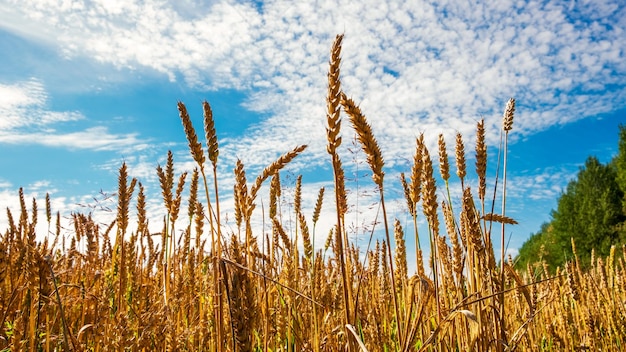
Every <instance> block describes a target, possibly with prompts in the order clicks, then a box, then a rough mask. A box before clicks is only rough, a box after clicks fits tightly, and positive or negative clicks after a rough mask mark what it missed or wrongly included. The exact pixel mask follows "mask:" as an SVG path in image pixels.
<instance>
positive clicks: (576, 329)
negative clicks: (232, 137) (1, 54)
mask: <svg viewBox="0 0 626 352" xmlns="http://www.w3.org/2000/svg"><path fill="white" fill-rule="evenodd" d="M342 39H343V37H342V36H338V37H337V38H336V40H335V42H334V44H333V48H332V50H331V59H330V68H329V73H328V81H329V88H328V97H327V116H326V120H327V128H326V130H327V137H328V145H327V150H328V153H329V155H330V161H331V165H332V166H333V177H334V187H333V189H321V190H320V191H319V195H318V197H317V201H316V204H315V205H314V213H313V214H312V218H311V220H309V219H308V217H307V216H306V215H305V214H304V213H303V212H302V210H301V208H302V207H303V206H302V204H301V198H300V191H299V189H300V187H301V186H302V179H301V178H300V177H299V178H298V182H297V187H296V188H297V189H296V191H295V199H293V203H294V204H296V206H295V207H294V209H292V208H288V207H285V208H286V209H290V210H283V209H282V208H281V206H280V199H281V197H282V196H283V195H284V194H283V195H281V194H282V186H281V181H280V171H281V170H282V169H283V168H284V167H285V166H286V165H287V164H288V163H289V162H291V161H292V160H293V159H294V158H296V157H297V156H298V155H299V154H300V153H302V152H304V149H305V146H300V147H296V148H295V149H293V150H292V151H289V152H287V153H286V154H284V155H283V156H281V157H280V158H278V159H277V160H276V161H275V162H273V163H271V164H270V165H269V166H268V167H267V168H265V169H264V170H263V171H262V172H261V174H260V175H259V176H258V177H257V178H256V179H255V181H254V183H253V184H251V186H249V185H248V181H247V177H246V171H245V167H244V165H243V163H242V162H241V161H238V162H237V164H236V165H234V166H233V167H234V176H235V180H236V182H235V186H234V189H233V192H234V194H233V197H234V200H235V214H234V215H235V219H236V224H237V226H236V228H235V229H230V228H227V227H226V226H224V224H222V222H221V218H220V211H219V209H220V208H219V195H220V191H219V188H218V183H217V177H216V176H217V175H216V166H217V162H218V154H219V148H218V143H217V135H216V132H215V128H214V123H213V115H212V112H211V109H210V106H209V104H208V103H207V102H204V103H203V108H204V129H205V136H206V139H207V143H206V146H207V150H206V151H207V155H208V158H205V155H204V150H203V147H202V144H201V143H200V142H198V138H197V135H196V133H195V129H194V127H193V125H192V123H191V119H190V117H189V116H188V114H187V110H186V108H185V106H184V104H182V103H179V104H178V108H179V111H180V117H181V120H182V123H183V128H184V131H185V134H186V136H187V139H188V141H189V147H190V153H191V155H192V157H193V158H194V160H195V161H196V163H197V168H196V169H195V170H193V171H192V174H191V180H190V181H189V184H188V191H186V190H185V189H186V187H185V185H186V180H187V175H188V174H187V172H183V173H181V174H180V175H179V176H178V177H176V176H175V172H174V160H173V155H172V153H168V158H167V163H166V165H165V167H164V168H162V167H161V166H158V167H157V171H156V172H157V175H158V178H159V181H160V185H161V193H162V196H163V204H164V207H165V209H166V210H167V216H166V218H165V220H164V223H163V230H162V231H161V233H160V234H154V233H149V231H148V226H147V225H148V219H149V214H147V213H146V195H145V193H144V187H143V185H142V184H141V183H139V182H137V180H135V179H129V176H128V174H127V169H126V165H125V164H123V165H122V166H121V168H120V170H119V177H118V185H119V187H118V192H117V198H118V199H117V202H118V204H117V209H116V217H115V220H114V221H113V222H112V223H110V224H107V225H106V226H103V225H101V224H99V223H97V222H95V221H94V219H93V218H92V216H91V214H80V213H76V214H71V218H72V219H73V225H74V230H73V232H72V234H71V235H70V236H69V237H68V236H65V235H63V234H62V233H61V227H60V214H58V213H57V215H56V217H55V216H54V215H53V213H52V209H51V206H50V199H49V197H48V196H46V205H45V207H46V209H45V214H46V219H45V221H47V225H48V229H49V233H50V236H48V237H46V238H45V240H44V241H43V242H37V241H36V232H35V228H36V224H37V221H38V218H37V202H36V201H35V200H33V202H32V205H31V207H27V205H26V204H27V203H26V200H25V199H24V194H23V192H22V190H21V189H20V192H19V200H20V205H21V208H20V212H19V214H13V213H12V212H11V211H7V219H8V223H9V226H8V228H7V229H6V230H5V231H4V232H3V233H2V234H1V236H0V314H1V317H0V319H1V321H0V323H1V328H0V349H2V351H19V350H40V351H58V350H75V351H78V350H81V351H82V350H90V351H110V350H116V351H117V350H129V351H178V350H188V351H252V350H256V351H261V350H262V351H340V350H345V349H348V350H350V351H364V350H368V351H466V350H475V351H493V350H501V351H513V350H518V351H538V350H543V351H562V350H567V351H577V350H602V351H618V350H623V349H624V338H625V336H626V307H625V306H624V302H626V279H625V278H626V267H625V263H624V260H623V259H622V258H623V257H622V256H616V255H615V250H616V249H615V248H613V251H612V252H611V256H610V257H608V258H595V257H593V259H592V261H591V268H592V269H591V270H589V271H582V270H581V265H580V263H579V262H578V258H577V257H576V258H574V261H572V262H570V263H569V264H568V265H567V266H566V267H565V268H562V269H559V271H557V273H556V275H553V276H550V275H549V274H548V272H547V271H546V270H545V265H541V263H539V265H537V266H535V267H528V268H514V264H513V263H512V262H511V260H510V258H509V260H508V261H506V262H504V263H503V265H499V264H498V261H497V260H496V257H495V254H494V250H493V245H492V241H491V233H490V228H491V226H492V223H493V222H496V223H500V224H502V225H504V224H514V223H515V220H514V219H511V218H509V217H507V216H506V215H505V214H504V213H494V212H493V211H490V212H485V201H486V199H485V184H486V175H485V173H486V169H487V149H486V146H485V130H484V122H483V121H482V120H481V121H480V122H478V126H477V143H476V146H475V150H476V171H477V176H478V177H477V179H478V184H477V185H476V188H477V190H478V192H477V194H474V192H473V191H472V189H471V188H470V186H469V182H468V180H465V178H466V175H467V170H466V165H465V160H466V156H465V144H464V142H463V136H462V135H461V134H457V135H456V140H455V156H454V157H455V160H456V164H455V165H456V167H457V170H456V175H457V176H458V177H459V179H460V181H461V185H462V186H461V187H462V188H463V189H462V191H463V196H462V198H461V199H459V200H456V201H454V202H453V200H452V199H450V191H449V185H448V182H447V181H448V179H449V178H450V177H451V176H450V175H451V173H450V170H449V168H450V165H449V161H448V156H447V151H446V144H445V140H444V138H443V136H440V138H439V150H438V152H439V153H438V154H439V159H440V163H439V164H440V173H441V174H442V175H443V176H444V180H445V188H446V193H447V199H445V200H443V201H441V202H440V201H438V200H437V194H438V193H437V186H436V183H435V178H434V176H433V175H434V173H435V170H434V167H433V162H432V160H431V157H430V153H429V151H428V149H427V148H426V146H425V144H424V138H423V135H422V136H420V137H419V138H417V140H416V149H415V155H414V165H413V166H412V168H411V170H410V177H409V179H408V181H407V179H405V178H404V175H403V177H402V178H401V181H400V182H401V183H402V186H403V189H404V195H405V198H406V202H407V210H408V212H409V214H410V215H411V216H412V218H413V223H414V224H417V218H418V216H421V215H419V214H418V213H420V211H419V210H420V209H421V210H422V213H423V215H424V216H425V220H426V221H427V222H428V225H429V239H430V241H429V242H430V243H429V244H428V245H427V246H424V245H423V244H421V243H419V240H418V238H419V236H418V233H417V227H416V226H415V227H414V228H415V230H414V233H413V235H414V236H415V238H414V240H415V241H416V247H417V249H416V253H415V257H416V265H417V273H415V274H413V273H410V272H408V269H407V268H408V264H407V252H406V251H407V247H406V241H407V240H413V239H407V236H409V237H410V234H409V233H407V232H405V230H404V229H403V227H402V226H401V223H400V222H399V221H398V220H394V219H388V218H387V215H386V213H385V212H384V203H385V200H384V193H385V188H384V180H383V176H384V170H383V169H384V164H383V151H382V150H381V149H380V147H379V146H378V144H377V142H376V138H375V137H374V135H373V132H372V129H371V128H370V126H369V124H368V122H367V120H366V119H365V116H364V114H363V113H362V112H361V111H360V109H359V108H358V107H357V106H356V104H354V102H352V101H351V100H350V99H348V98H347V96H346V95H345V94H344V93H343V92H342V91H341V82H340V77H339V66H340V61H341V58H340V53H341V43H342ZM513 104H514V101H512V100H511V101H510V102H509V104H508V105H507V108H506V111H505V119H504V126H503V133H504V134H505V135H507V134H508V133H509V132H510V130H511V127H512V121H513V113H514V105H513ZM342 105H343V107H344V109H345V111H346V112H347V114H348V116H349V117H350V121H351V123H352V125H353V127H354V128H355V131H356V132H357V133H358V140H359V142H360V143H361V145H362V147H363V150H364V152H365V154H366V156H367V160H368V163H369V165H370V167H371V169H372V172H373V177H374V178H373V181H374V184H375V185H376V186H377V189H378V192H379V196H380V204H381V206H382V209H383V215H382V217H383V221H384V223H385V231H386V232H385V236H384V240H382V241H376V243H375V244H373V245H372V248H373V249H371V250H368V251H367V253H365V256H360V255H359V251H360V250H361V249H360V248H356V247H355V245H354V244H353V243H351V242H350V241H349V239H348V237H347V236H346V229H345V222H344V220H345V219H344V216H345V214H346V211H347V206H348V204H347V201H346V199H347V198H346V190H345V180H344V171H343V167H342V163H341V159H340V158H339V154H338V148H340V147H341V129H340V126H341V107H342ZM207 159H208V160H209V161H210V167H209V166H208V165H206V164H205V163H206V162H207ZM206 167H209V168H210V169H212V170H213V174H212V175H210V174H209V175H207V174H206V173H205V168H206ZM505 167H506V165H505ZM407 171H409V170H407ZM452 175H454V174H452ZM211 177H212V178H213V183H212V187H211V188H210V187H209V184H211V182H210V178H211ZM496 177H497V176H496ZM268 178H271V182H270V191H269V202H267V204H269V212H268V214H269V216H268V218H267V219H265V220H266V223H267V224H270V226H271V233H269V234H264V233H259V232H257V229H255V228H253V227H252V226H251V223H250V217H251V215H252V214H253V212H255V211H259V210H258V209H256V206H255V204H256V203H257V202H259V200H258V199H257V197H259V193H258V190H259V189H260V187H261V186H262V184H263V183H264V182H265V181H266V180H267V179H268ZM503 183H504V182H503ZM203 190H204V194H205V199H207V200H208V202H207V203H206V204H202V203H200V202H199V197H198V192H202V191H203ZM135 191H136V192H137V193H136V194H135ZM325 192H333V194H334V195H335V199H334V200H335V207H336V209H335V214H336V224H335V226H334V227H333V229H332V231H331V232H330V234H328V237H327V241H326V244H325V246H324V247H323V248H316V247H315V246H314V244H315V236H316V235H317V234H316V233H315V226H316V224H317V222H318V220H319V218H320V213H321V209H322V207H327V206H328V205H327V204H323V201H324V197H323V195H324V193H325ZM185 197H186V199H187V201H186V202H183V199H184V198H185ZM475 199H476V200H477V202H475ZM133 202H134V203H133ZM264 203H265V202H264ZM452 204H456V205H455V207H458V208H457V209H453V207H452ZM185 207H187V209H186V214H187V215H188V217H186V218H185V217H181V216H180V213H181V211H183V212H185V209H184V208H185ZM181 208H183V209H181ZM135 211H136V214H137V216H136V218H137V224H136V226H130V225H131V224H129V219H130V215H131V214H133V213H135ZM289 211H293V213H292V214H288V213H287V212H289ZM289 217H292V218H295V219H296V220H297V225H298V226H297V229H296V230H295V232H294V233H293V234H289V233H287V232H286V231H285V228H286V227H284V226H283V222H282V219H283V218H289ZM440 219H442V220H444V223H445V227H443V228H442V226H440V225H439V221H440ZM388 222H389V223H390V224H392V225H393V226H392V228H389V227H388V226H387V223H388ZM310 223H312V225H313V226H312V227H309V224H310ZM129 229H133V230H132V231H130V230H129ZM129 231H130V233H129ZM391 232H392V233H393V242H392V237H391V235H390V234H391ZM155 235H156V236H159V235H160V236H161V241H155V240H154V236H155ZM177 235H178V236H180V237H179V238H176V236H177ZM241 235H245V237H244V236H241ZM242 237H243V238H244V240H241V239H240V238H242ZM49 239H51V240H49ZM300 244H302V247H300ZM426 247H428V248H426ZM423 250H424V251H426V252H430V253H431V256H430V258H423V253H424V252H423ZM622 250H623V251H626V248H624V249H622ZM363 258H366V259H367V260H365V261H363ZM500 261H502V260H500ZM427 267H428V268H427Z"/></svg>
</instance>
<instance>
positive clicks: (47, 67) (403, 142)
mask: <svg viewBox="0 0 626 352" xmlns="http://www.w3.org/2000/svg"><path fill="white" fill-rule="evenodd" d="M625 30H626V9H625V7H624V6H623V4H621V1H620V0H616V1H610V0H593V1H578V0H575V1H506V0H505V1H457V0H453V1H432V2H431V1H421V0H415V1H406V2H400V1H386V2H385V1H298V2H294V1H283V0H277V1H261V2H258V1H248V0H240V1H237V0H216V1H213V0H206V1H190V0H182V1H163V0H159V1H154V0H142V1H134V0H125V1H124V0H120V1H115V0H0V53H2V54H1V55H0V165H1V166H2V168H1V171H0V206H1V207H2V208H3V209H4V208H6V207H9V208H11V209H15V206H16V203H17V190H18V188H19V187H24V189H25V193H26V194H27V196H28V197H29V198H31V197H38V198H39V199H41V200H42V201H43V197H44V196H45V193H46V192H49V193H50V194H51V196H52V199H53V207H54V210H55V211H56V210H59V211H61V212H62V214H64V215H67V214H69V212H70V211H90V208H85V207H84V205H92V206H93V205H97V204H98V203H99V202H105V203H106V202H107V200H105V199H103V198H104V196H103V195H102V193H105V194H106V193H113V192H115V189H116V184H117V182H116V174H117V170H118V168H119V167H120V165H121V163H122V161H126V163H127V164H128V166H129V168H130V172H131V175H132V176H134V177H137V178H138V179H139V180H140V181H141V182H142V183H143V184H144V185H146V188H147V190H148V192H149V195H150V199H151V203H150V204H151V210H152V211H153V214H154V216H155V217H156V218H157V219H158V216H160V214H162V206H161V200H160V196H159V194H158V193H159V187H158V183H157V178H156V173H155V167H156V166H157V165H158V164H159V163H161V164H164V161H165V157H166V153H167V150H172V151H173V152H174V155H175V162H176V165H177V172H182V171H184V170H191V168H192V167H193V163H192V162H191V159H190V157H189V156H188V152H187V145H186V140H185V136H184V133H183V130H182V127H181V124H180V119H179V118H178V111H177V108H176V102H177V101H179V100H180V101H183V102H184V103H186V104H187V107H188V109H189V111H190V114H191V116H192V119H193V120H194V123H195V124H196V127H197V128H198V129H199V131H201V129H202V126H201V123H202V115H201V102H202V101H203V100H205V99H206V100H208V101H209V102H210V103H211V106H212V107H213V110H214V116H215V119H216V129H217V133H218V137H219V143H220V160H219V163H220V164H219V165H220V166H219V172H220V176H219V178H220V187H221V188H222V189H223V192H222V194H223V199H224V202H225V204H227V203H228V197H229V195H230V193H231V192H230V190H232V184H233V180H232V179H233V177H232V176H231V175H232V169H233V167H234V165H235V161H236V160H237V159H238V158H239V159H241V160H242V161H243V162H244V164H245V165H246V169H247V171H248V175H249V176H248V179H254V178H255V177H256V175H257V174H258V172H259V171H260V170H261V169H262V168H263V167H264V166H266V165H267V164H269V163H271V162H272V161H273V160H274V159H275V158H276V157H278V156H279V155H280V154H282V153H285V152H287V151H289V150H291V149H292V148H294V147H295V146H297V145H299V144H308V145H309V147H308V149H307V150H306V152H305V153H303V154H302V155H301V156H300V157H299V158H298V159H297V161H296V162H295V163H294V164H293V165H291V166H290V167H289V168H288V169H287V170H285V172H284V173H283V178H284V180H283V181H284V182H283V184H284V186H285V187H287V188H289V187H292V186H293V180H294V179H295V176H296V175H298V174H302V175H303V182H304V185H305V186H304V191H305V206H306V207H307V208H308V209H310V208H311V207H312V206H313V203H314V199H315V195H316V193H317V189H318V188H319V187H322V186H326V187H327V188H329V189H330V186H331V185H332V170H331V168H330V160H329V157H328V154H327V153H326V148H325V130H324V126H325V110H324V109H325V93H326V84H327V79H326V72H327V70H328V59H329V49H330V47H331V44H332V42H333V39H334V37H335V35H336V34H338V33H344V34H345V38H344V45H343V54H342V58H343V61H342V66H341V70H342V71H341V76H342V83H343V88H344V90H345V92H346V93H347V94H348V95H349V96H351V97H352V98H353V99H354V100H355V101H356V102H357V103H359V104H360V106H361V108H362V110H363V112H364V113H365V115H366V116H367V118H368V119H369V121H370V123H371V124H372V128H373V130H374V133H375V135H376V137H377V138H378V140H379V142H380V145H381V149H382V152H383V155H384V157H385V161H386V169H385V171H386V175H387V176H386V187H387V192H386V194H385V197H386V200H387V201H388V203H389V204H390V205H391V206H390V208H391V209H392V210H391V215H390V217H398V218H399V219H400V220H401V221H402V222H403V224H406V226H407V227H409V226H410V225H409V224H410V223H409V221H408V217H407V215H406V212H405V211H404V209H403V204H404V203H403V200H402V193H401V191H400V189H399V188H398V184H399V182H398V175H399V173H400V172H409V170H410V167H411V163H410V160H411V159H412V154H413V152H414V145H415V137H416V136H418V135H419V134H420V133H422V132H423V133H424V134H425V137H426V141H427V143H428V145H429V146H430V147H431V148H434V147H435V145H436V139H437V136H438V134H439V133H443V134H444V135H445V136H446V137H447V141H448V146H449V149H450V150H449V153H450V154H451V155H452V151H453V149H452V148H453V141H454V139H453V136H454V135H455V133H456V132H460V133H462V134H463V136H464V138H465V143H466V150H467V151H468V158H469V159H470V160H469V161H468V163H469V164H470V165H473V159H472V158H473V149H474V148H473V147H474V144H473V143H474V136H475V126H476V122H477V121H478V120H479V119H481V118H484V119H485V121H486V125H487V133H488V136H487V137H488V142H489V153H490V157H491V160H490V162H491V166H492V167H491V168H490V170H495V163H496V157H497V147H498V143H499V131H500V125H501V116H502V112H503V110H504V107H505V104H506V101H507V100H508V99H509V98H510V97H515V98H516V100H517V110H516V115H515V120H514V126H513V130H512V131H511V134H510V139H511V144H510V146H509V169H508V175H507V177H508V186H509V188H508V191H507V197H508V198H509V200H508V201H509V203H508V204H509V205H508V206H507V214H508V215H509V216H511V217H514V218H515V219H517V220H518V221H519V222H520V225H517V226H515V227H510V228H508V229H507V236H508V237H510V238H511V240H510V244H509V248H510V249H511V250H512V251H515V249H516V248H519V246H521V244H522V243H523V242H524V241H525V240H526V239H527V238H528V236H529V235H530V233H532V232H535V231H537V230H538V229H539V226H540V225H541V223H542V222H544V221H547V220H549V219H550V217H549V214H550V210H551V209H552V208H554V207H555V206H556V199H557V197H558V195H559V193H560V192H561V190H562V189H563V187H565V185H566V184H567V182H568V180H570V179H572V178H573V177H574V176H575V174H576V172H577V171H578V168H579V167H580V165H582V164H583V163H584V161H585V159H586V158H587V156H589V155H595V156H597V157H598V158H599V159H600V160H601V161H602V162H608V161H609V160H610V159H611V158H612V157H613V156H614V155H615V154H616V150H617V131H618V125H619V124H620V123H626V60H625V55H626V53H625V50H626V33H625V32H624V31H625ZM344 126H346V128H344V131H343V136H344V138H343V139H344V146H343V149H342V151H341V153H342V155H343V157H344V164H345V165H346V168H347V175H348V176H349V178H350V179H349V182H348V187H349V188H350V189H351V192H352V193H351V194H352V196H353V198H352V199H353V201H354V202H353V204H354V207H353V208H352V211H351V220H349V221H351V222H352V223H353V224H354V228H356V232H357V233H360V232H363V230H362V229H363V228H364V226H365V225H367V224H368V223H371V222H372V221H373V220H372V219H373V218H372V214H374V213H375V211H376V207H375V206H374V205H373V204H374V203H375V200H376V197H375V196H372V194H371V190H372V188H373V187H372V183H371V179H370V178H369V177H368V174H367V169H366V165H365V164H363V159H364V158H363V155H362V154H360V153H358V152H356V151H355V150H356V149H357V148H354V147H352V146H351V145H350V144H351V143H350V141H351V140H352V139H353V138H354V134H353V132H352V131H350V130H349V129H348V128H347V124H344ZM199 134H200V135H202V134H203V133H199ZM431 154H432V155H436V149H432V150H431ZM437 164H438V163H437V162H435V165H437ZM494 173H495V171H492V173H491V174H492V175H495V174H494ZM470 174H472V177H473V173H470ZM471 181H475V180H474V179H472V180H471ZM473 185H474V186H475V183H474V184H473ZM439 186H440V190H441V189H442V184H441V183H440V184H439ZM450 186H451V188H452V189H451V191H452V193H453V194H458V193H460V185H459V183H458V180H456V179H453V180H452V183H451V185H450ZM474 188H475V187H474ZM287 194H288V192H287ZM439 196H440V199H442V197H443V192H442V191H440V192H439ZM332 200H333V197H332V195H331V193H330V192H327V197H326V199H325V201H326V204H325V206H326V209H328V211H330V210H331V209H332V208H333V207H334V204H333V203H332ZM357 200H358V203H357V202H356V201H357ZM265 201H266V200H265ZM109 202H111V201H110V200H109ZM285 202H286V204H288V200H285ZM109 205H110V204H109ZM113 205H114V204H113ZM225 208H226V209H227V210H226V211H228V206H225ZM257 208H260V207H257ZM92 211H95V212H96V213H106V212H105V211H102V210H98V209H96V210H92ZM103 216H106V214H104V215H103ZM231 217H232V214H231ZM42 218H43V217H42ZM330 222H331V221H326V222H325V221H324V220H322V223H321V224H320V227H323V225H328V224H330ZM154 223H158V220H157V221H155V222H154ZM0 225H2V226H3V228H5V226H6V216H5V215H4V211H3V212H2V215H1V216H0ZM327 229H328V227H326V228H325V229H323V230H319V231H321V232H322V233H327ZM422 233H424V232H422ZM321 237H322V236H321ZM322 241H323V239H322ZM359 241H361V240H359ZM410 242H411V241H409V243H410ZM498 250H499V249H498Z"/></svg>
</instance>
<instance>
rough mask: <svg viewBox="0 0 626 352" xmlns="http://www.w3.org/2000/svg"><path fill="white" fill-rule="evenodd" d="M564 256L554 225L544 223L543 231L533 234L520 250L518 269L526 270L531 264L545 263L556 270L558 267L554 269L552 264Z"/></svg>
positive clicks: (517, 262)
mask: <svg viewBox="0 0 626 352" xmlns="http://www.w3.org/2000/svg"><path fill="white" fill-rule="evenodd" d="M562 255H563V253H562V249H561V247H560V245H559V244H558V242H557V239H556V236H555V234H554V231H553V228H552V224H551V223H549V222H544V223H543V224H542V225H541V230H539V232H537V233H534V234H532V235H531V236H530V238H529V239H528V240H527V241H526V242H524V244H523V245H522V248H520V250H519V254H518V256H517V261H516V267H517V268H519V269H520V270H524V269H526V267H527V265H529V264H531V265H532V264H536V263H541V262H542V261H545V262H546V263H548V267H549V268H550V269H551V270H554V269H555V268H556V267H552V266H551V264H550V263H555V262H556V261H557V259H558V257H559V256H562Z"/></svg>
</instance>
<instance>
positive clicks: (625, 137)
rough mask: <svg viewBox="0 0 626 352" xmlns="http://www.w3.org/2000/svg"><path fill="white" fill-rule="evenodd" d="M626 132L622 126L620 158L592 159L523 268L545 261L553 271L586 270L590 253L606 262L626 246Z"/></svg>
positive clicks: (529, 245)
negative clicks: (569, 264) (571, 265)
mask: <svg viewBox="0 0 626 352" xmlns="http://www.w3.org/2000/svg"><path fill="white" fill-rule="evenodd" d="M625 190H626V128H624V127H623V126H620V139H619V152H618V155H617V156H616V157H615V158H614V159H613V160H612V161H611V162H610V163H608V164H602V163H600V161H599V160H598V159H597V158H596V157H593V156H591V157H589V158H587V160H586V161H585V164H584V166H582V167H581V168H580V170H579V172H578V174H577V176H576V179H574V180H572V181H570V182H569V184H568V185H567V187H566V188H565V190H564V191H563V192H562V193H561V195H560V197H559V199H558V205H557V209H556V210H553V211H552V213H551V217H552V220H551V221H550V222H549V223H546V224H544V225H543V226H542V227H541V230H540V231H539V232H537V233H536V234H533V235H532V236H531V237H530V238H529V239H528V241H526V242H525V243H524V245H523V246H522V248H521V249H520V254H519V256H518V264H519V265H526V264H527V263H532V262H536V261H541V260H544V261H545V262H546V263H547V264H548V267H549V268H550V269H552V270H553V269H555V268H556V267H557V266H562V265H563V263H565V262H566V261H569V260H571V259H572V258H573V255H574V253H573V248H572V240H573V241H574V242H575V246H576V254H577V256H578V258H579V262H580V263H581V265H583V266H586V265H588V263H589V260H590V256H591V251H592V250H595V253H596V254H597V255H600V256H607V255H608V254H609V250H610V248H611V246H612V245H616V244H621V243H626V241H625V239H626V236H625V235H626V231H625V230H624V229H625V228H626V226H624V224H625V220H626V200H625V198H624V194H625V193H624V191H625Z"/></svg>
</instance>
